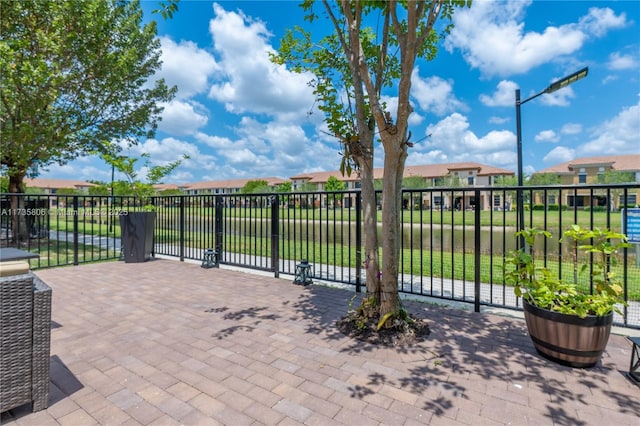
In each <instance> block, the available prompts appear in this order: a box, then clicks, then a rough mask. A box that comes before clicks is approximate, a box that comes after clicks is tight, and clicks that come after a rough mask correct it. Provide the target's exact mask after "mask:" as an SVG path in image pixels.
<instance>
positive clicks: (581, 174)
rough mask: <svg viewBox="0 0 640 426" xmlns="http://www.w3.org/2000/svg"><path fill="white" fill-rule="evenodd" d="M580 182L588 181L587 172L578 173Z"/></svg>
mask: <svg viewBox="0 0 640 426" xmlns="http://www.w3.org/2000/svg"><path fill="white" fill-rule="evenodd" d="M578 183H587V174H586V173H580V174H579V175H578Z"/></svg>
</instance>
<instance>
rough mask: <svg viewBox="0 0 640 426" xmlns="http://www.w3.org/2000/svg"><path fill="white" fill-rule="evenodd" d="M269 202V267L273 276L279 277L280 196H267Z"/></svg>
mask: <svg viewBox="0 0 640 426" xmlns="http://www.w3.org/2000/svg"><path fill="white" fill-rule="evenodd" d="M269 201H270V202H271V267H272V268H273V276H274V277H275V278H279V277H280V197H279V196H278V195H277V194H276V195H271V196H269Z"/></svg>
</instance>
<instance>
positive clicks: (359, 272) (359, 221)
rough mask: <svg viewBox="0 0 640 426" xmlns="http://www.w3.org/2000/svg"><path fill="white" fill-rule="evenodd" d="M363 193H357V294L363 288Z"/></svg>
mask: <svg viewBox="0 0 640 426" xmlns="http://www.w3.org/2000/svg"><path fill="white" fill-rule="evenodd" d="M361 194H362V193H361V192H357V193H356V293H360V292H361V291H362V290H361V287H362V279H361V277H360V275H362V197H361Z"/></svg>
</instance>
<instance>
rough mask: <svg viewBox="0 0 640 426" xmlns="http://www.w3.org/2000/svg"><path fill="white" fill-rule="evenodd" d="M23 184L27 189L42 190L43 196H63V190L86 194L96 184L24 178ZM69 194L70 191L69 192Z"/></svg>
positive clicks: (67, 180) (80, 181) (79, 181)
mask: <svg viewBox="0 0 640 426" xmlns="http://www.w3.org/2000/svg"><path fill="white" fill-rule="evenodd" d="M24 183H25V185H26V186H27V188H37V189H41V190H43V193H44V194H51V195H53V194H57V193H62V194H64V190H65V189H73V190H74V191H76V192H79V193H87V192H88V191H89V188H91V187H92V186H97V185H96V184H93V183H90V182H85V181H82V180H69V179H48V178H34V179H31V178H25V179H24ZM70 192H71V191H70Z"/></svg>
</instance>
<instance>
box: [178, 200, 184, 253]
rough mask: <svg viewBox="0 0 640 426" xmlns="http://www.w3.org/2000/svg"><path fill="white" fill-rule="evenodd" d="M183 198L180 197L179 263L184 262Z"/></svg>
mask: <svg viewBox="0 0 640 426" xmlns="http://www.w3.org/2000/svg"><path fill="white" fill-rule="evenodd" d="M184 198H185V197H180V229H179V232H180V262H184Z"/></svg>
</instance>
